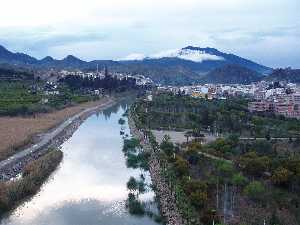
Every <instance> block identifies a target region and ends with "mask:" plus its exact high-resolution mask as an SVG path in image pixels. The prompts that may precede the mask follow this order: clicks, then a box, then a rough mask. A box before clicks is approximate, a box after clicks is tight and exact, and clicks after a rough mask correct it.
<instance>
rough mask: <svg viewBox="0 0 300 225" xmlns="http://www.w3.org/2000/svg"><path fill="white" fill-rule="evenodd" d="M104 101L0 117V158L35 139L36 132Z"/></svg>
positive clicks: (48, 128)
mask: <svg viewBox="0 0 300 225" xmlns="http://www.w3.org/2000/svg"><path fill="white" fill-rule="evenodd" d="M104 101H106V99H105V98H103V99H101V100H99V101H95V102H88V103H84V104H80V105H76V106H71V107H67V108H65V109H62V110H58V111H54V112H49V113H39V114H36V115H35V116H28V117H22V116H16V117H7V116H6V117H0V143H1V145H0V160H3V159H7V158H8V157H9V156H11V155H13V154H15V153H16V152H17V151H18V150H19V149H20V148H23V147H24V146H26V145H30V144H32V142H35V141H37V140H38V139H39V137H38V136H37V135H38V134H40V133H45V132H47V131H49V130H50V129H52V128H54V127H57V126H58V125H59V124H61V123H62V122H64V121H65V120H66V119H68V118H70V117H72V116H74V115H75V114H77V113H79V112H81V111H83V110H86V109H88V108H91V107H95V106H97V105H99V104H101V103H102V102H104Z"/></svg>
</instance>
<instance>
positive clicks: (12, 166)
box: [0, 99, 115, 180]
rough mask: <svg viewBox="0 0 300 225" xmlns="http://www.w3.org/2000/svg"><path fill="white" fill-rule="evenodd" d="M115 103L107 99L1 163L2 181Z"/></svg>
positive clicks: (12, 175)
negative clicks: (95, 113) (95, 114)
mask: <svg viewBox="0 0 300 225" xmlns="http://www.w3.org/2000/svg"><path fill="white" fill-rule="evenodd" d="M114 103H115V101H114V100H112V99H106V100H105V101H102V103H101V104H99V103H98V105H97V106H93V107H90V108H87V109H85V110H83V111H81V112H79V113H77V114H76V115H74V116H72V117H70V118H69V119H67V120H65V121H64V122H63V123H61V124H60V125H59V126H57V127H56V128H54V129H52V130H51V131H49V132H47V133H45V134H44V135H43V136H42V137H41V138H40V140H39V141H38V142H37V143H35V144H34V145H32V146H29V147H28V148H25V149H24V150H22V151H19V152H18V153H16V154H14V155H13V156H11V157H10V158H8V159H6V160H3V161H1V162H0V179H4V180H7V179H10V178H12V177H14V176H15V175H16V174H18V173H19V172H20V171H21V170H22V168H23V166H24V165H25V164H26V163H28V161H30V160H33V159H35V158H37V157H39V155H40V154H42V153H43V151H46V150H47V147H50V146H51V147H58V146H59V145H61V144H62V143H63V142H64V141H65V140H66V139H68V138H69V137H70V136H72V134H73V133H74V132H75V130H76V129H77V128H78V127H79V126H80V124H81V123H82V122H83V121H84V120H85V119H86V118H87V117H89V116H90V115H91V114H93V113H94V112H96V111H99V110H103V109H105V108H107V107H109V106H111V105H113V104H114Z"/></svg>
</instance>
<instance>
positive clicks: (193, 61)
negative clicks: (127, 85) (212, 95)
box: [123, 46, 272, 74]
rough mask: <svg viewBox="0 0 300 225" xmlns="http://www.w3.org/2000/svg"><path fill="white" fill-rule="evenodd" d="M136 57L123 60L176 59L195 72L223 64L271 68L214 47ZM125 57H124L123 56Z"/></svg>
mask: <svg viewBox="0 0 300 225" xmlns="http://www.w3.org/2000/svg"><path fill="white" fill-rule="evenodd" d="M136 55H137V56H138V58H137V59H133V60H123V61H124V62H127V63H128V62H133V63H138V62H152V63H157V62H159V63H160V62H163V63H164V64H167V65H171V64H172V63H174V60H175V59H177V61H176V64H180V65H182V66H186V67H188V68H190V69H192V70H194V71H196V72H205V73H206V72H209V71H211V70H213V69H216V68H217V67H221V66H224V65H233V64H236V65H240V66H244V67H246V68H248V69H252V70H255V71H257V72H259V73H261V74H268V73H270V72H271V71H272V69H271V68H268V67H266V66H263V65H260V64H257V63H255V62H253V61H250V60H248V59H244V58H242V57H239V56H236V55H233V54H227V53H223V52H220V51H219V50H217V49H215V48H208V47H207V48H199V47H193V46H187V47H185V48H182V49H178V50H170V51H165V52H161V53H157V54H153V55H151V56H148V57H144V58H141V57H140V55H139V54H136ZM125 59H126V58H125Z"/></svg>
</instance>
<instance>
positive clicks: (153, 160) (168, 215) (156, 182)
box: [128, 113, 185, 225]
mask: <svg viewBox="0 0 300 225" xmlns="http://www.w3.org/2000/svg"><path fill="white" fill-rule="evenodd" d="M128 125H129V127H130V131H131V133H132V135H133V136H134V137H135V138H137V139H138V140H140V143H141V145H142V146H143V149H144V150H145V151H147V152H150V160H149V172H150V176H151V180H152V184H153V186H154V187H155V192H156V195H157V196H158V199H159V204H160V209H161V214H162V216H163V217H164V218H165V219H166V223H167V225H183V224H185V223H184V220H183V218H182V216H181V214H180V212H179V210H178V208H177V205H176V196H175V195H174V193H172V191H171V189H170V188H169V185H168V183H167V182H166V180H165V179H164V178H163V177H162V176H161V169H162V168H161V166H160V162H159V156H158V155H157V153H155V152H154V150H153V149H152V147H151V145H150V143H149V140H148V139H147V137H146V136H145V135H144V133H143V132H142V131H141V130H139V129H138V128H137V127H136V125H135V122H134V119H133V117H132V115H131V113H129V115H128Z"/></svg>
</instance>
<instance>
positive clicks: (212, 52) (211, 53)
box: [0, 46, 272, 85]
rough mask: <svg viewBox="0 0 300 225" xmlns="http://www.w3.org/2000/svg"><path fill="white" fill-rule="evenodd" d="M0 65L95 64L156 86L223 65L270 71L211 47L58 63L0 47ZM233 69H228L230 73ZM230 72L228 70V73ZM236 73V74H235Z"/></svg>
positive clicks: (178, 82) (55, 66) (185, 81)
mask: <svg viewBox="0 0 300 225" xmlns="http://www.w3.org/2000/svg"><path fill="white" fill-rule="evenodd" d="M0 63H7V64H11V65H17V66H23V67H27V68H31V69H35V70H45V69H50V68H51V69H57V70H60V69H81V70H85V71H95V70H96V66H97V64H98V66H99V68H100V69H101V68H102V67H104V66H107V67H108V69H109V70H110V71H113V72H130V73H136V74H144V75H146V76H148V77H150V78H152V79H153V80H154V81H155V82H157V83H162V84H173V85H174V84H175V85H182V84H191V83H195V82H199V81H201V80H202V78H203V77H206V78H205V79H207V76H206V75H207V74H208V73H209V72H211V71H214V70H215V69H217V68H223V67H224V66H226V65H239V66H242V67H244V68H248V69H250V70H253V71H256V72H257V73H258V75H259V74H261V76H263V75H266V74H269V73H271V71H272V69H271V68H268V67H266V66H263V65H260V64H257V63H255V62H252V61H250V60H248V59H244V58H242V57H239V56H236V55H233V54H227V53H223V52H221V51H219V50H217V49H214V48H199V47H193V46H188V47H185V48H182V49H178V50H172V51H166V52H162V53H158V54H154V55H152V56H148V57H141V56H140V55H139V57H137V58H134V57H127V58H125V59H122V60H118V61H113V60H94V61H90V62H87V61H83V60H81V59H79V58H76V57H75V56H72V55H69V56H67V57H66V58H64V59H62V60H57V59H53V58H52V57H50V56H47V57H45V58H43V59H41V60H38V59H36V58H34V57H31V56H29V55H26V54H23V53H13V52H10V51H8V50H7V49H6V48H4V47H3V46H0ZM233 69H234V68H232V70H233ZM231 72H232V71H231ZM238 72H239V71H236V73H238ZM250 79H252V78H250Z"/></svg>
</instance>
